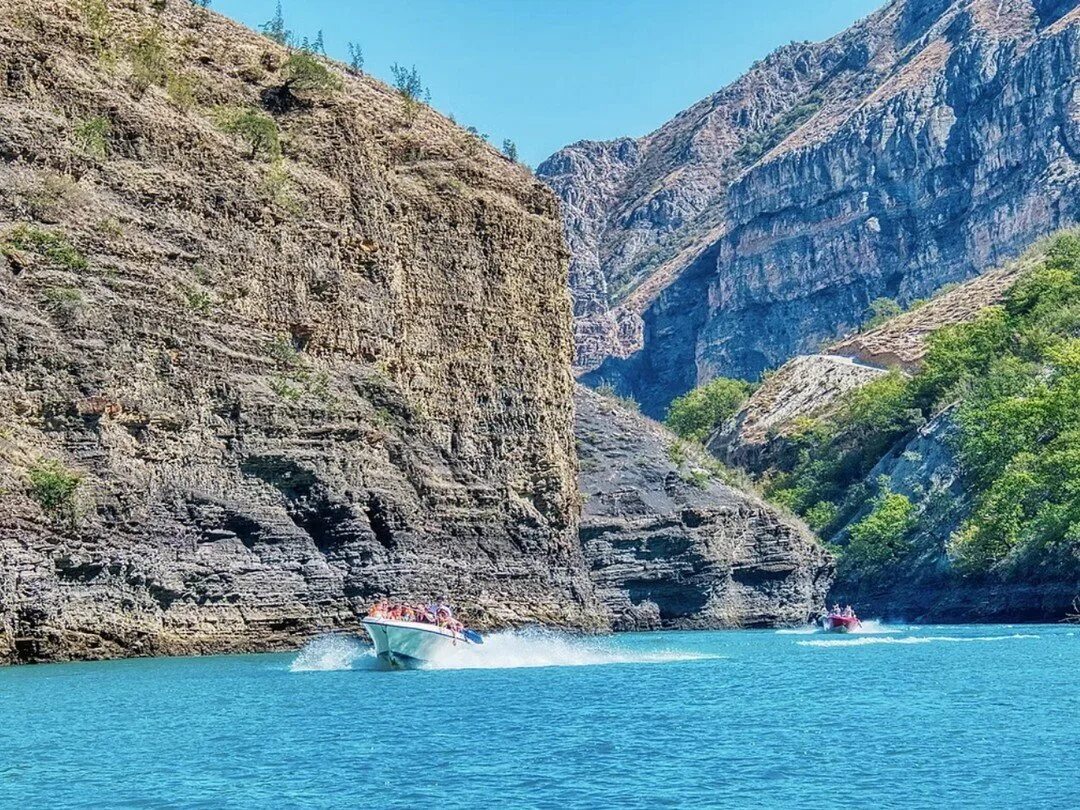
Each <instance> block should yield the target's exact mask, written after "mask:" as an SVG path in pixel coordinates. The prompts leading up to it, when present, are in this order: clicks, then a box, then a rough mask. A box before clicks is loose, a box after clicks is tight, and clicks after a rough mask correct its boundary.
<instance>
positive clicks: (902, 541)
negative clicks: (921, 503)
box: [842, 492, 917, 573]
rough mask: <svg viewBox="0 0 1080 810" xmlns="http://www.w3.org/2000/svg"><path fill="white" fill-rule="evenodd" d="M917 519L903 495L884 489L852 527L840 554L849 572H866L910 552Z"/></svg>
mask: <svg viewBox="0 0 1080 810" xmlns="http://www.w3.org/2000/svg"><path fill="white" fill-rule="evenodd" d="M916 525H917V520H916V516H915V506H914V505H913V504H912V503H911V500H910V499H908V497H907V496H906V495H899V494H897V493H894V492H883V493H882V494H881V495H879V496H878V498H877V500H876V501H875V502H874V508H873V510H872V511H871V512H870V514H868V515H867V516H866V517H864V518H863V519H862V520H860V521H859V522H858V523H856V524H855V525H853V526H852V527H851V539H850V540H849V542H848V544H847V546H846V548H845V549H844V554H843V558H842V560H843V565H844V567H845V568H846V569H848V571H851V572H856V573H869V572H873V571H877V570H880V569H883V568H887V567H889V566H893V565H896V564H897V563H899V562H901V561H902V560H903V559H904V557H906V556H907V554H908V553H909V552H910V551H911V547H912V544H911V534H912V532H913V531H914V530H915V527H916Z"/></svg>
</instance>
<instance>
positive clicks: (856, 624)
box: [821, 613, 862, 633]
mask: <svg viewBox="0 0 1080 810" xmlns="http://www.w3.org/2000/svg"><path fill="white" fill-rule="evenodd" d="M821 626H822V627H823V628H825V632H826V633H850V632H852V631H853V630H858V629H859V628H860V627H862V622H860V621H859V617H858V616H842V615H840V614H839V613H830V614H829V615H828V616H825V617H824V618H822V620H821Z"/></svg>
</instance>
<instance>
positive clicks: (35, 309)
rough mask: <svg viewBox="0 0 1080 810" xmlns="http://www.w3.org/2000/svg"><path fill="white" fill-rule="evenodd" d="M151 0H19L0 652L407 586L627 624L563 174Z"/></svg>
mask: <svg viewBox="0 0 1080 810" xmlns="http://www.w3.org/2000/svg"><path fill="white" fill-rule="evenodd" d="M142 5H143V4H141V3H137V4H130V3H108V4H106V3H100V2H85V3H68V2H61V1H60V0H44V2H22V1H21V0H19V1H18V2H15V1H14V0H0V11H2V13H0V121H2V125H0V161H2V162H0V256H2V257H3V258H0V288H2V296H0V356H2V361H3V362H2V365H0V413H2V415H3V416H2V424H0V431H2V433H0V488H2V489H3V492H4V497H3V499H2V503H0V662H4V661H34V660H43V659H57V658H71V657H80V658H91V657H105V656H113V655H118V654H161V653H196V652H204V651H210V650H249V649H266V648H274V647H280V646H283V645H288V644H293V643H295V642H296V640H297V639H299V638H301V637H302V636H304V635H307V634H310V633H312V632H316V631H320V630H328V629H336V628H348V627H355V626H356V623H357V617H358V611H359V610H361V609H363V608H364V606H366V604H368V603H369V602H370V601H371V600H372V599H373V598H375V597H376V596H379V595H382V594H389V595H391V596H399V597H405V596H411V597H423V596H435V595H437V592H439V591H446V592H449V593H452V594H454V597H455V598H456V599H457V600H458V601H459V602H460V603H461V604H463V605H470V606H473V607H472V608H471V609H472V610H473V611H474V612H473V615H471V616H470V617H469V618H470V620H472V621H473V622H475V623H476V624H478V625H481V626H484V625H487V626H490V625H494V624H506V623H514V622H521V621H530V620H537V621H544V622H549V623H554V624H562V625H572V626H579V627H581V626H584V627H590V626H601V625H602V624H606V615H605V614H604V613H603V611H601V610H600V609H599V608H598V607H597V606H596V604H595V602H594V600H593V596H592V585H591V583H590V581H589V579H588V576H587V574H586V569H585V567H584V565H583V562H582V557H581V552H580V548H579V545H578V541H577V525H576V504H577V498H578V493H577V481H576V462H575V458H574V446H573V439H572V400H571V377H570V373H569V360H570V355H571V332H570V302H569V300H568V298H567V296H566V292H565V284H566V262H567V255H566V248H565V246H564V243H563V241H562V239H561V234H560V227H559V223H558V219H557V212H556V205H555V200H554V199H553V196H552V195H551V193H550V192H549V191H548V190H547V189H546V188H544V187H543V186H542V185H541V184H539V183H538V182H536V181H535V180H534V179H532V178H531V177H530V175H529V173H528V172H527V171H526V170H525V169H524V168H522V167H519V166H517V165H514V164H512V163H511V162H509V161H507V160H505V159H504V158H502V157H501V156H499V155H497V154H496V153H495V152H494V151H493V150H491V149H489V148H488V147H486V146H485V145H483V144H481V143H479V142H478V141H477V140H476V139H475V138H473V137H471V136H469V135H468V134H467V133H465V132H463V131H462V130H460V129H458V128H457V127H455V126H454V125H452V124H451V123H450V122H449V121H448V120H446V119H444V118H443V117H441V116H439V115H438V114H436V113H434V112H433V111H432V110H430V109H427V108H420V109H415V108H410V107H409V106H408V105H407V104H404V103H403V100H402V99H401V98H400V97H399V96H398V95H397V94H396V93H394V92H393V91H391V90H389V89H388V88H386V87H384V86H382V85H381V84H379V83H378V82H375V81H373V80H371V79H368V78H366V77H361V76H350V75H345V74H344V72H343V71H341V70H339V68H338V67H336V66H334V65H330V64H329V63H324V62H322V61H321V60H317V59H309V60H306V61H299V62H298V61H295V60H293V61H290V58H289V53H287V51H286V49H284V48H282V47H279V46H278V45H276V44H274V43H273V42H271V41H269V40H267V39H265V38H262V37H259V36H256V35H255V34H253V33H252V32H250V31H247V30H246V29H243V28H241V27H240V26H238V25H235V24H233V23H231V22H229V21H228V20H226V19H224V18H222V17H220V16H218V15H215V14H213V13H207V12H206V11H204V10H201V9H199V8H197V7H196V6H195V5H194V4H189V3H186V2H184V3H180V2H175V3H174V2H169V3H168V4H161V5H164V6H165V10H164V11H163V12H161V13H154V12H152V11H150V10H149V9H143V10H142V11H136V10H133V8H138V7H140V6H142ZM312 65H315V67H312ZM319 66H322V67H321V68H320V67H319Z"/></svg>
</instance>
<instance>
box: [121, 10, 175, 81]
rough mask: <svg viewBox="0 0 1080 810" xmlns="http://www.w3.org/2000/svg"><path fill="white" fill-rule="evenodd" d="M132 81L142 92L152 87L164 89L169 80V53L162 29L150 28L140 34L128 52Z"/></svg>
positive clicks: (157, 27)
mask: <svg viewBox="0 0 1080 810" xmlns="http://www.w3.org/2000/svg"><path fill="white" fill-rule="evenodd" d="M128 53H129V56H130V57H131V80H132V83H133V84H134V85H135V88H136V90H138V91H139V92H142V91H144V90H146V89H147V88H148V87H150V86H151V85H154V86H157V87H164V86H165V83H166V82H167V81H168V80H169V51H168V48H166V46H165V38H164V35H163V34H162V31H161V27H160V26H158V25H153V26H150V27H149V28H146V29H145V30H143V31H141V32H140V33H139V36H138V37H137V38H136V39H135V41H134V42H133V43H132V44H131V47H130V49H129V51H128Z"/></svg>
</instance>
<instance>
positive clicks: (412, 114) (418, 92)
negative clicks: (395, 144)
mask: <svg viewBox="0 0 1080 810" xmlns="http://www.w3.org/2000/svg"><path fill="white" fill-rule="evenodd" d="M390 73H392V74H393V76H394V89H396V90H397V92H398V96H399V97H400V98H401V102H402V107H403V109H404V111H405V118H406V120H407V121H408V122H409V123H410V124H411V123H412V122H413V121H415V120H416V116H417V115H419V114H420V108H421V107H422V106H423V105H424V104H428V103H429V102H430V101H431V91H429V90H428V89H427V87H425V86H424V80H423V79H421V78H420V71H418V70H417V69H416V65H413V66H412V68H406V67H405V66H404V65H399V64H398V63H397V62H395V63H394V64H392V65H391V66H390Z"/></svg>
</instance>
